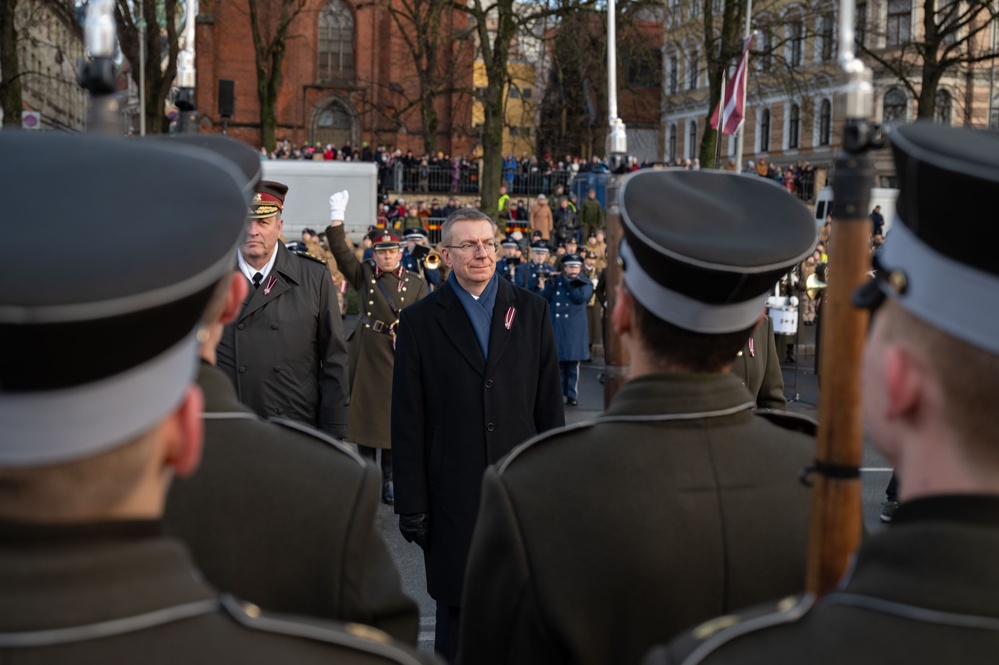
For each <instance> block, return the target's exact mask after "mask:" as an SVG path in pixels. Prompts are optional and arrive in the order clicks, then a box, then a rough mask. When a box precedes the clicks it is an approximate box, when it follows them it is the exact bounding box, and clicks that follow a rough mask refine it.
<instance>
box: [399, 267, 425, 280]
mask: <svg viewBox="0 0 999 665" xmlns="http://www.w3.org/2000/svg"><path fill="white" fill-rule="evenodd" d="M402 272H403V274H404V275H408V276H410V277H415V278H417V279H418V280H421V281H422V280H423V275H421V274H420V273H418V272H416V271H415V270H403V271H402Z"/></svg>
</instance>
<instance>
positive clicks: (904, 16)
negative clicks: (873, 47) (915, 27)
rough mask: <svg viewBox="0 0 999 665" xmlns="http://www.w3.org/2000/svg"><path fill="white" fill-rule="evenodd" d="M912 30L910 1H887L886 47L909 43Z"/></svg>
mask: <svg viewBox="0 0 999 665" xmlns="http://www.w3.org/2000/svg"><path fill="white" fill-rule="evenodd" d="M911 28H912V0H888V25H887V30H886V33H887V39H886V41H887V44H888V46H899V45H901V44H905V43H906V42H908V41H909V37H910V30H911Z"/></svg>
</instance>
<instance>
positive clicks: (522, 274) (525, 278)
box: [514, 240, 551, 291]
mask: <svg viewBox="0 0 999 665" xmlns="http://www.w3.org/2000/svg"><path fill="white" fill-rule="evenodd" d="M550 253H551V250H550V249H549V248H548V243H546V242H545V241H544V240H535V241H534V242H532V243H531V260H530V261H528V262H527V263H521V264H520V265H519V266H517V275H516V279H515V280H514V284H516V285H517V286H519V287H520V288H522V289H527V290H528V291H537V289H538V277H539V276H540V275H541V273H542V272H545V273H550V272H551V267H550V266H549V265H548V255H549V254H550Z"/></svg>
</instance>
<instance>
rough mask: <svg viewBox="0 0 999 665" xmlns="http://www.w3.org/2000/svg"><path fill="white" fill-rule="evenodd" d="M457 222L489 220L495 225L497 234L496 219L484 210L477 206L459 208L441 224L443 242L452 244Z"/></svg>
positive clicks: (494, 229)
mask: <svg viewBox="0 0 999 665" xmlns="http://www.w3.org/2000/svg"><path fill="white" fill-rule="evenodd" d="M455 222H489V223H490V224H492V227H493V235H494V236H495V235H496V221H495V220H493V218H492V217H490V216H489V215H487V214H486V213H484V212H481V211H479V210H476V209H475V208H458V209H457V210H455V211H454V212H452V213H451V214H450V215H448V216H447V219H445V220H444V223H443V224H441V244H442V245H450V244H451V228H452V227H453V226H454V225H455Z"/></svg>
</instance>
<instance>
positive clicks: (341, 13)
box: [319, 0, 354, 81]
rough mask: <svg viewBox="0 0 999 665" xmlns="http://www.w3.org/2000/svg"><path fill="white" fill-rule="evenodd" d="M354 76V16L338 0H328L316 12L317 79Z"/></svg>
mask: <svg viewBox="0 0 999 665" xmlns="http://www.w3.org/2000/svg"><path fill="white" fill-rule="evenodd" d="M353 77H354V16H353V14H351V13H350V10H349V9H348V8H347V6H346V5H345V4H344V3H343V1H342V0H332V2H330V3H328V4H327V5H326V6H325V7H323V10H322V11H321V12H319V79H320V80H322V81H333V80H341V81H342V80H345V79H352V78H353Z"/></svg>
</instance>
